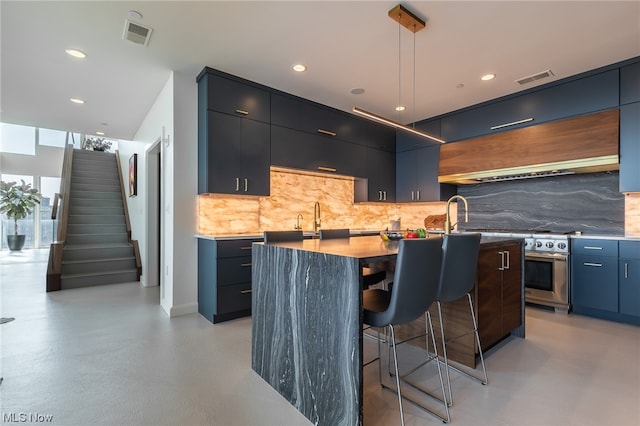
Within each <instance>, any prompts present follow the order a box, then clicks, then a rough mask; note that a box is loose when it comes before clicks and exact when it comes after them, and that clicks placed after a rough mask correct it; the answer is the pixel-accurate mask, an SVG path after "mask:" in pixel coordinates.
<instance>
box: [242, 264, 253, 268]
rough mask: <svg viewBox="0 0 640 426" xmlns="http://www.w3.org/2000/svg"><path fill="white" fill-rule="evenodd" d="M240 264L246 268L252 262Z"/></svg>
mask: <svg viewBox="0 0 640 426" xmlns="http://www.w3.org/2000/svg"><path fill="white" fill-rule="evenodd" d="M240 266H242V267H244V268H246V267H248V266H251V263H241V264H240Z"/></svg>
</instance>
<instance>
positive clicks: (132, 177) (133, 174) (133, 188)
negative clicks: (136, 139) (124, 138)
mask: <svg viewBox="0 0 640 426" xmlns="http://www.w3.org/2000/svg"><path fill="white" fill-rule="evenodd" d="M136 195H138V154H133V155H132V156H131V158H129V197H135V196H136Z"/></svg>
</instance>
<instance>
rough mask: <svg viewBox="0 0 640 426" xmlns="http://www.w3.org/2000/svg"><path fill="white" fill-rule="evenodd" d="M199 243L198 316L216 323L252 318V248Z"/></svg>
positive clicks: (233, 243)
mask: <svg viewBox="0 0 640 426" xmlns="http://www.w3.org/2000/svg"><path fill="white" fill-rule="evenodd" d="M254 241H262V240H261V239H240V240H222V241H219V240H209V239H204V238H199V239H198V312H199V313H200V314H201V315H202V316H204V317H205V318H206V319H207V320H209V321H210V322H212V323H214V324H215V323H219V322H222V321H228V320H231V319H235V318H240V317H244V316H248V315H251V267H252V263H251V245H252V243H253V242H254Z"/></svg>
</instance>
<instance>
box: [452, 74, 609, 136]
mask: <svg viewBox="0 0 640 426" xmlns="http://www.w3.org/2000/svg"><path fill="white" fill-rule="evenodd" d="M619 82H620V78H619V72H618V70H617V69H615V70H611V71H606V72H603V73H600V74H596V75H593V76H589V77H584V78H580V79H578V80H573V81H569V82H567V83H562V84H558V85H555V86H552V87H548V88H545V89H540V90H536V91H531V92H528V93H525V94H523V95H520V96H515V97H511V98H507V99H505V100H496V101H495V102H491V103H488V104H484V105H481V106H478V107H477V108H472V109H469V110H466V111H461V112H459V113H452V114H451V115H448V116H444V117H442V118H441V137H442V138H443V139H445V140H446V141H447V142H453V141H458V140H462V139H467V138H471V137H475V136H481V135H486V134H490V133H494V132H497V131H504V130H512V129H514V128H518V127H525V126H531V125H535V124H539V123H544V122H547V121H553V120H559V119H562V118H567V117H572V116H575V115H581V114H586V113H590V112H595V111H600V110H604V109H609V108H616V107H617V106H618V105H619V100H620V96H619ZM528 118H533V120H532V121H528V122H524V123H521V124H515V125H509V126H505V127H498V128H494V129H492V127H495V126H502V125H504V124H510V123H514V122H516V121H520V120H525V119H528Z"/></svg>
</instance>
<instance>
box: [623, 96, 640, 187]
mask: <svg viewBox="0 0 640 426" xmlns="http://www.w3.org/2000/svg"><path fill="white" fill-rule="evenodd" d="M639 165H640V102H636V103H633V104H629V105H623V106H621V107H620V192H637V191H640V166H639Z"/></svg>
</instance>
